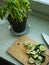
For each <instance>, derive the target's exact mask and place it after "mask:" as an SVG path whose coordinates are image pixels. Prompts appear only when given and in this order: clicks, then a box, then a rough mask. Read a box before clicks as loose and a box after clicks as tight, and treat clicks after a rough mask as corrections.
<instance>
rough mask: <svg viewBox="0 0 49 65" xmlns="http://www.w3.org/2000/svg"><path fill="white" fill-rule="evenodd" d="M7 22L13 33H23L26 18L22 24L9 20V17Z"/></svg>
mask: <svg viewBox="0 0 49 65" xmlns="http://www.w3.org/2000/svg"><path fill="white" fill-rule="evenodd" d="M8 20H9V23H10V25H11V26H12V28H13V30H14V31H15V32H17V33H20V32H23V31H24V30H25V28H26V22H27V18H24V19H23V22H19V21H17V20H13V19H12V18H11V16H10V15H9V16H8Z"/></svg>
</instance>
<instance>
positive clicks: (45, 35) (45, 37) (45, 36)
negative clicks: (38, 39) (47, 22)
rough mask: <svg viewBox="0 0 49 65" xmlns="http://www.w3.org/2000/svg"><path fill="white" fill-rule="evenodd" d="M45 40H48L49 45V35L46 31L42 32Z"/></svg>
mask: <svg viewBox="0 0 49 65" xmlns="http://www.w3.org/2000/svg"><path fill="white" fill-rule="evenodd" d="M42 36H43V38H44V40H45V41H46V43H47V45H48V46H49V36H48V35H47V34H46V33H42Z"/></svg>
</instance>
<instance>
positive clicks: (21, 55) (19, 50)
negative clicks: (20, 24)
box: [7, 35, 49, 65]
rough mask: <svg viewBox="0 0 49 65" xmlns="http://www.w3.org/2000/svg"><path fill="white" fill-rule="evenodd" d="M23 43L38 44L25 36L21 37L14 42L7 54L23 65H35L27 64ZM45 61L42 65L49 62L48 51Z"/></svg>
mask: <svg viewBox="0 0 49 65" xmlns="http://www.w3.org/2000/svg"><path fill="white" fill-rule="evenodd" d="M25 42H32V43H33V44H39V43H38V42H36V41H34V40H31V39H29V38H28V37H27V36H25V35H24V36H21V37H20V38H19V39H18V40H17V41H16V42H14V43H13V44H12V45H11V46H10V47H9V49H8V50H7V51H8V53H9V54H10V55H11V56H13V57H14V58H15V59H17V60H18V61H20V62H21V63H22V64H24V65H35V64H29V63H28V55H27V54H26V48H25V47H24V45H23V44H24V43H25ZM45 56H46V60H45V62H44V63H42V65H47V63H48V62H49V50H46V52H45Z"/></svg>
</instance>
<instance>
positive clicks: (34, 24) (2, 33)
mask: <svg viewBox="0 0 49 65" xmlns="http://www.w3.org/2000/svg"><path fill="white" fill-rule="evenodd" d="M27 21H28V22H27V23H28V25H29V28H30V30H29V32H28V33H27V34H26V35H27V36H28V37H30V38H31V39H33V40H35V41H37V42H40V43H45V42H44V40H43V38H42V36H41V33H42V32H45V33H46V34H48V35H49V21H47V20H44V19H41V18H39V17H36V16H33V15H29V16H28V20H27ZM0 22H1V21H0ZM19 37H20V36H15V35H13V34H12V33H11V32H10V30H9V23H8V22H6V21H5V22H4V23H2V24H1V23H0V56H1V57H3V58H5V59H7V60H9V61H10V62H13V63H14V64H15V65H22V64H21V63H20V62H18V61H17V60H16V59H14V58H13V57H12V56H10V55H9V54H8V53H7V49H8V48H9V47H10V45H12V44H13V42H15V41H16V40H17V39H18V38H19Z"/></svg>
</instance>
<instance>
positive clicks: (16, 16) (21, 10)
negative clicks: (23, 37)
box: [0, 0, 31, 33]
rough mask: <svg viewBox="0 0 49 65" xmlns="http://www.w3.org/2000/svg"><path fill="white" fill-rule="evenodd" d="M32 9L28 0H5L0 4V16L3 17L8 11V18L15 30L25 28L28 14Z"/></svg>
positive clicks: (18, 30)
mask: <svg viewBox="0 0 49 65" xmlns="http://www.w3.org/2000/svg"><path fill="white" fill-rule="evenodd" d="M28 11H31V9H30V3H29V1H28V0H5V1H4V5H3V6H0V13H1V14H0V17H1V18H3V17H4V16H5V15H6V14H7V12H8V16H7V19H8V21H9V23H10V25H11V26H12V28H13V30H14V31H15V32H18V33H20V32H22V31H24V30H25V27H26V22H27V17H28V14H27V12H28Z"/></svg>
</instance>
